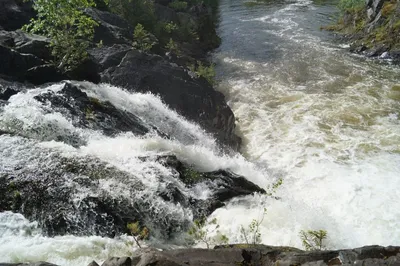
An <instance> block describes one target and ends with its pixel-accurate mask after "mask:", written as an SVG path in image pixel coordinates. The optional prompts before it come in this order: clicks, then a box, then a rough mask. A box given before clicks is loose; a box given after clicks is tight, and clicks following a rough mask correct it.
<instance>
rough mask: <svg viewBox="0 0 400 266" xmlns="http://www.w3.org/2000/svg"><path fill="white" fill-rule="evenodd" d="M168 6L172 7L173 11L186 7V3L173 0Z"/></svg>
mask: <svg viewBox="0 0 400 266" xmlns="http://www.w3.org/2000/svg"><path fill="white" fill-rule="evenodd" d="M168 6H169V7H170V8H172V9H174V10H175V11H183V10H185V9H186V8H187V7H188V3H187V2H185V1H178V0H175V1H173V2H171V3H169V4H168Z"/></svg>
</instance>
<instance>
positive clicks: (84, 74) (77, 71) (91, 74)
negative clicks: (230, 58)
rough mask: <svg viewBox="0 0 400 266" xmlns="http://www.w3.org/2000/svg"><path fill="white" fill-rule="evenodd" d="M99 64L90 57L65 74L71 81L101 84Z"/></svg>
mask: <svg viewBox="0 0 400 266" xmlns="http://www.w3.org/2000/svg"><path fill="white" fill-rule="evenodd" d="M98 67H99V66H98V64H97V63H96V62H94V60H93V58H91V57H90V56H89V57H88V58H86V59H85V60H84V61H83V62H81V63H80V64H79V65H78V66H76V67H74V68H73V69H71V70H69V71H67V72H65V73H64V74H65V75H67V76H68V77H69V79H71V80H86V81H90V82H93V83H99V82H100V75H99V69H98Z"/></svg>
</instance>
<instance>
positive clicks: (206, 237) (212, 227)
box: [188, 218, 229, 249]
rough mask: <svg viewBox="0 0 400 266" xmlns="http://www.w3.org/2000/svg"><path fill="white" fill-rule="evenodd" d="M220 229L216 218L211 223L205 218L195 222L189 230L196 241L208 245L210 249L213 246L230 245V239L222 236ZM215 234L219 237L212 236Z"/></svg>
mask: <svg viewBox="0 0 400 266" xmlns="http://www.w3.org/2000/svg"><path fill="white" fill-rule="evenodd" d="M218 228H219V224H218V222H217V219H216V218H214V219H212V220H210V221H207V220H206V218H203V219H200V220H194V222H193V226H192V227H191V228H190V229H189V231H188V234H189V236H191V237H192V239H193V240H194V241H196V242H202V243H204V244H206V247H207V248H208V249H209V248H210V246H211V245H216V244H225V245H226V244H228V242H229V238H228V237H227V236H226V235H223V234H220V232H219V231H218ZM214 232H216V233H217V234H218V235H217V237H213V236H211V235H212V234H213V233H214Z"/></svg>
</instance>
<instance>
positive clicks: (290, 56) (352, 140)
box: [214, 0, 400, 248]
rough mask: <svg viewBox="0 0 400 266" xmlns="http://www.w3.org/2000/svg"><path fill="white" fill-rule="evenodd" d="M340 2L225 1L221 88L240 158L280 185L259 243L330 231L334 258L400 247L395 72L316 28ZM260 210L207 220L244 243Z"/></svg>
mask: <svg viewBox="0 0 400 266" xmlns="http://www.w3.org/2000/svg"><path fill="white" fill-rule="evenodd" d="M336 4H337V2H329V1H307V0H298V1H263V2H261V1H260V2H259V3H258V4H257V3H254V2H247V3H246V2H242V1H229V0H222V4H221V25H220V32H219V34H220V36H221V37H222V40H223V41H222V46H221V47H220V49H219V51H218V52H217V53H216V54H215V61H216V63H217V69H218V72H219V76H220V80H221V84H220V90H221V91H222V92H223V93H224V94H225V95H226V96H227V99H228V101H229V104H230V106H231V107H232V109H233V111H234V113H235V115H236V117H237V122H238V125H239V128H238V133H239V135H241V136H242V137H243V140H244V145H243V149H242V152H243V154H244V156H246V158H247V159H248V160H249V161H251V162H253V163H255V164H256V165H259V166H264V167H268V168H269V171H270V173H271V175H272V176H274V177H277V176H281V177H282V178H283V180H284V181H283V183H284V185H283V186H282V187H281V189H280V190H279V192H278V194H279V196H280V197H282V200H279V201H275V202H268V204H267V205H268V214H267V215H266V217H265V219H264V221H263V224H262V228H261V233H262V240H263V242H264V243H266V244H273V245H291V246H296V247H301V243H300V240H299V237H298V232H299V231H300V230H302V229H326V230H327V231H328V234H329V239H328V242H327V245H328V246H329V247H331V248H348V247H356V246H361V245H367V244H380V245H390V244H392V245H396V244H397V245H399V244H400V208H399V206H400V190H399V188H400V120H399V115H400V92H399V91H396V90H395V89H392V88H393V86H394V85H395V84H398V83H400V78H399V77H400V75H399V74H400V69H399V68H398V67H393V66H391V65H390V62H379V61H376V60H375V61H372V60H365V59H363V58H360V57H354V56H350V55H349V54H348V52H347V51H345V50H344V49H342V48H341V47H339V46H338V45H336V44H334V42H333V37H332V36H330V35H329V33H326V32H323V31H320V30H319V28H320V26H321V25H327V24H329V23H332V20H331V18H332V16H333V15H335V12H336V9H335V8H334V5H336ZM260 185H262V183H261V184H260ZM257 204H258V200H256V199H254V200H250V203H249V206H246V205H244V204H236V203H232V204H231V205H230V206H229V207H228V208H226V209H221V210H217V211H216V212H215V213H214V216H215V217H217V218H218V219H219V220H221V221H222V223H223V224H224V229H225V232H226V233H227V234H228V235H230V236H232V238H233V239H234V240H235V241H240V235H238V231H239V228H240V225H241V224H248V223H249V222H250V221H251V219H253V218H254V217H257V215H259V210H257V209H258V208H257V207H256V206H257ZM251 214H252V215H251Z"/></svg>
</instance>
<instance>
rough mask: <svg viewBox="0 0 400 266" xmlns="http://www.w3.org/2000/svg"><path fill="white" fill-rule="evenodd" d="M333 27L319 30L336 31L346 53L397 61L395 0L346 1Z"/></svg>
mask: <svg viewBox="0 0 400 266" xmlns="http://www.w3.org/2000/svg"><path fill="white" fill-rule="evenodd" d="M339 7H340V9H341V12H342V13H343V14H342V15H341V17H340V19H339V21H338V22H337V24H335V25H332V26H327V27H322V28H324V29H327V30H332V31H334V32H337V33H338V35H339V36H340V37H341V38H342V39H343V40H344V41H346V42H350V43H351V44H350V51H351V52H354V53H357V54H362V55H365V56H367V57H377V58H380V59H391V60H393V61H394V62H395V63H399V62H400V37H399V36H400V4H399V2H398V1H390V0H370V1H366V2H364V1H346V0H342V1H341V2H340V4H339Z"/></svg>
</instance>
